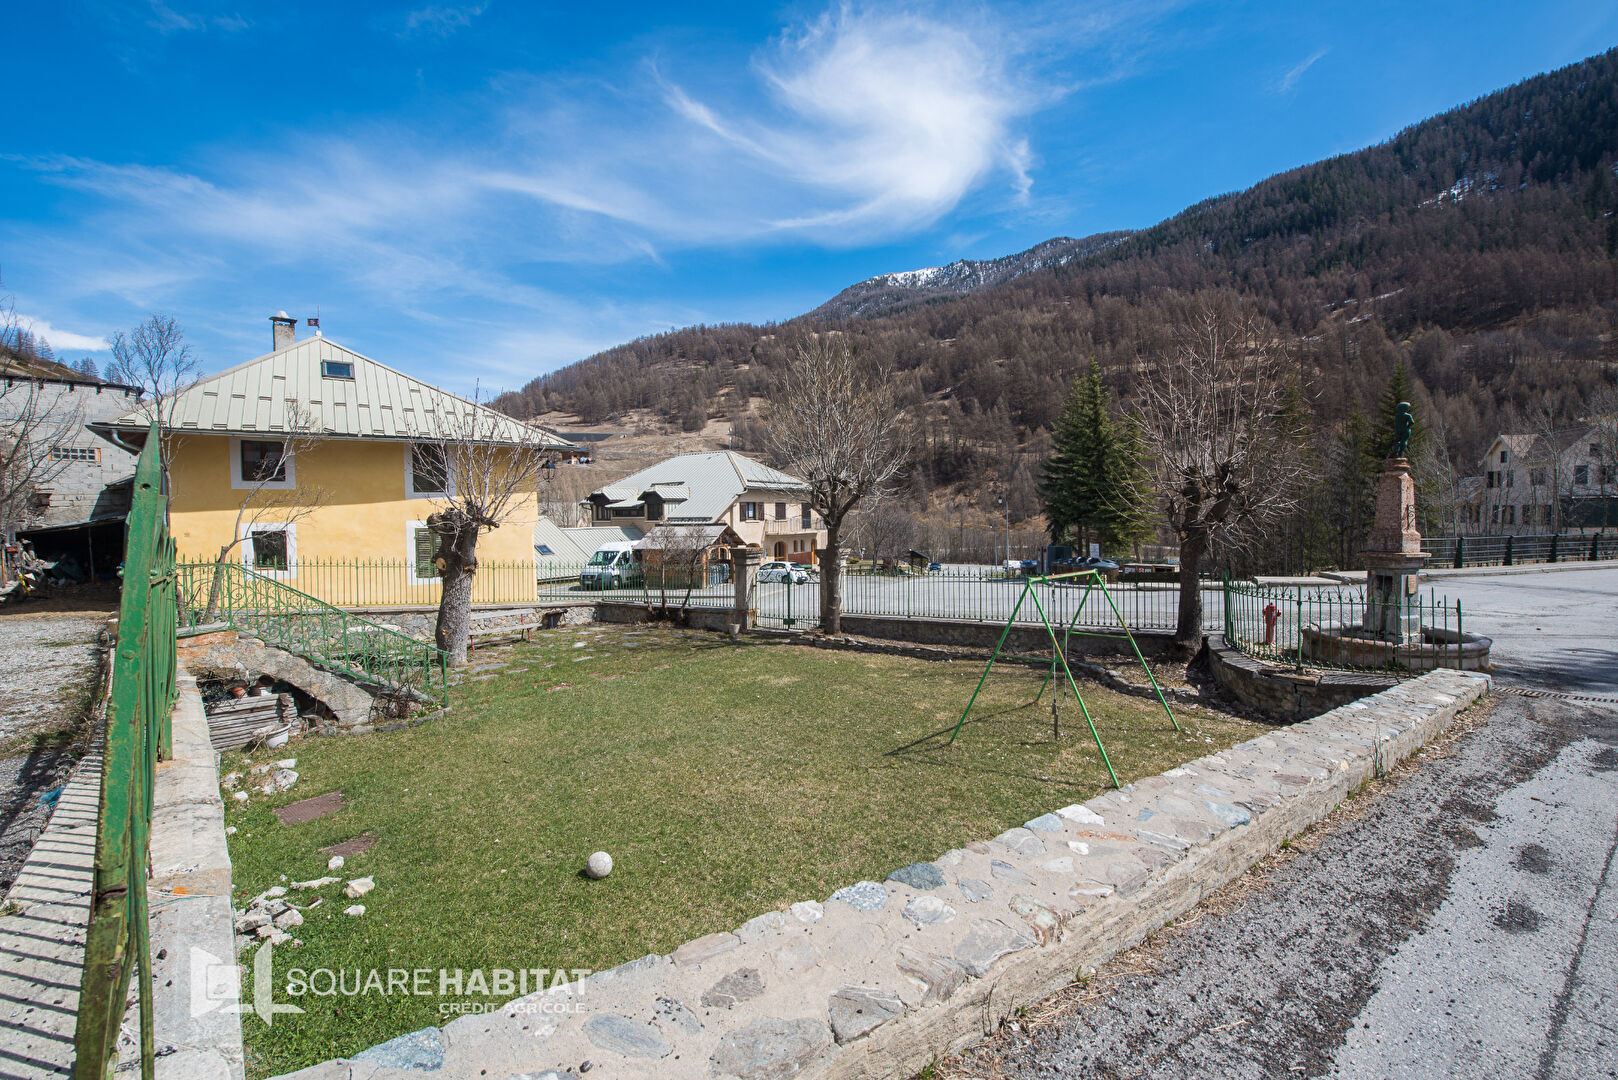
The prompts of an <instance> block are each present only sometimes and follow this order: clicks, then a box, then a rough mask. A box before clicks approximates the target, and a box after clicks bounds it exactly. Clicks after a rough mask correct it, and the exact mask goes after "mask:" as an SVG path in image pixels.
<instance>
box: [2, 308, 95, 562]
mask: <svg viewBox="0 0 1618 1080" xmlns="http://www.w3.org/2000/svg"><path fill="white" fill-rule="evenodd" d="M3 287H4V286H3V284H0V288H3ZM19 331H20V327H19V326H18V322H17V310H16V307H15V305H14V303H13V301H12V298H11V295H10V294H9V293H7V294H4V295H0V360H8V359H10V358H11V357H12V356H15V357H16V358H17V359H18V360H21V361H26V360H28V359H29V356H28V355H27V354H26V352H25V351H22V346H23V339H24V336H25V335H23V334H22V333H20V332H19ZM13 350H18V351H16V352H14V351H13ZM83 425H84V409H83V407H82V406H81V405H80V404H79V402H78V399H76V398H74V397H72V396H70V395H67V394H64V393H62V392H61V389H60V387H57V388H54V389H53V388H52V387H51V386H50V385H49V384H48V383H45V382H42V381H40V380H38V379H33V378H28V377H26V372H25V371H24V370H21V369H19V371H18V372H17V373H16V374H15V375H14V374H13V373H12V372H11V371H10V370H9V369H8V370H7V372H6V373H5V377H4V381H3V383H0V537H5V538H9V537H10V536H11V535H12V534H13V533H14V532H15V531H16V530H17V529H19V528H22V527H24V526H26V525H27V524H29V521H30V519H31V518H32V517H33V515H34V513H35V507H36V500H37V499H38V498H39V496H40V494H41V489H43V488H45V487H47V486H48V485H49V484H50V483H51V481H53V480H55V479H56V478H57V477H58V476H60V475H61V474H62V471H63V470H64V469H66V468H67V467H68V466H69V464H71V462H70V461H69V460H67V459H66V458H65V457H62V456H60V455H58V454H57V452H56V450H57V447H59V446H62V445H64V444H66V443H67V442H69V441H70V440H71V439H73V438H74V437H75V436H77V435H78V434H79V431H80V429H81V428H82V427H83Z"/></svg>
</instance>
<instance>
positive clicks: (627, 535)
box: [562, 525, 641, 559]
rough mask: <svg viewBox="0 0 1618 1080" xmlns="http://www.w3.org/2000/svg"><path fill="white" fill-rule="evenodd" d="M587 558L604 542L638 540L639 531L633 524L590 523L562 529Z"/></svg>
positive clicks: (598, 549)
mask: <svg viewBox="0 0 1618 1080" xmlns="http://www.w3.org/2000/svg"><path fill="white" fill-rule="evenodd" d="M562 531H563V532H564V533H566V534H567V535H568V537H569V538H571V539H572V541H573V542H574V543H575V544H577V545H578V546H579V550H580V551H582V552H584V557H585V558H586V559H588V558H589V557H590V556H591V555H594V554H595V553H596V552H598V551H600V550H601V548H602V547H603V545H606V544H622V543H624V542H626V541H635V540H639V539H640V537H641V532H640V530H639V529H637V528H635V526H633V525H590V526H585V527H582V528H578V529H563V530H562Z"/></svg>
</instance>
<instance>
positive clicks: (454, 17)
mask: <svg viewBox="0 0 1618 1080" xmlns="http://www.w3.org/2000/svg"><path fill="white" fill-rule="evenodd" d="M487 8H488V5H487V4H477V5H466V6H461V7H450V6H444V7H439V6H437V5H429V6H427V7H424V8H417V9H416V10H415V11H412V12H410V13H409V14H408V15H406V16H405V33H407V34H436V35H437V36H439V37H449V36H450V35H451V34H453V33H455V31H457V30H464V29H466V28H467V27H468V26H471V25H472V20H473V19H475V18H477V17H478V16H479V15H482V14H483V12H484V11H485V10H486V9H487Z"/></svg>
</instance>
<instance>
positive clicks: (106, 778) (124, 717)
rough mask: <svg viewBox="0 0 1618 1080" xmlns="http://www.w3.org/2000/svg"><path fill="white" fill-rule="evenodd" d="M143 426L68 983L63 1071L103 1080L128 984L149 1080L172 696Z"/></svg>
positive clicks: (171, 615)
mask: <svg viewBox="0 0 1618 1080" xmlns="http://www.w3.org/2000/svg"><path fill="white" fill-rule="evenodd" d="M159 442H160V440H159V438H158V433H157V427H156V425H153V427H152V430H151V433H150V435H149V436H148V438H147V440H146V449H145V450H144V451H143V452H142V453H141V456H140V460H139V462H138V463H137V465H136V467H135V480H134V492H133V498H132V501H131V505H130V511H129V517H128V520H127V526H126V527H127V534H126V540H125V544H124V582H123V596H122V599H121V600H120V602H119V609H118V634H117V643H116V644H115V646H114V651H113V658H112V686H111V693H110V695H109V704H108V708H107V722H106V731H105V736H104V738H105V744H104V750H103V768H102V773H101V796H100V813H99V818H98V820H97V823H96V854H95V872H94V873H95V878H94V885H93V887H92V890H93V891H92V893H91V900H90V922H89V926H88V928H87V930H86V933H85V940H84V970H83V973H82V974H81V976H80V980H79V1015H78V1020H77V1022H76V1027H75V1030H74V1055H75V1060H74V1066H73V1075H74V1076H75V1077H76V1078H78V1080H92V1078H94V1080H103V1078H105V1077H107V1076H110V1075H111V1074H112V1070H113V1068H114V1067H115V1066H116V1064H117V1044H118V1029H119V1025H120V1024H121V1023H122V1021H123V1018H124V1011H125V1008H126V1001H127V998H126V995H127V993H128V989H129V985H130V978H131V976H134V977H135V993H136V996H137V998H138V1000H139V1003H140V1067H141V1075H142V1076H143V1077H145V1078H148V1080H149V1078H150V1077H151V1076H152V1075H153V1068H154V1065H153V1061H154V1058H153V1048H152V1016H153V1012H152V963H151V949H150V944H149V940H148V937H147V912H146V878H147V872H148V868H149V866H148V864H149V861H150V852H149V851H148V848H147V841H148V838H149V837H150V834H151V824H152V787H153V781H154V776H155V772H156V767H157V759H158V758H159V757H167V756H169V753H170V729H169V719H170V716H171V714H172V712H173V708H174V695H175V680H174V671H175V650H174V625H175V575H174V541H173V539H172V538H171V537H170V535H169V530H168V513H167V507H168V500H167V498H166V497H165V496H164V495H163V493H162V487H161V481H162V469H161V464H160V462H159V460H158V445H159Z"/></svg>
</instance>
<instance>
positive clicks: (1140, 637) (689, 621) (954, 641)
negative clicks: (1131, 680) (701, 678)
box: [596, 602, 1174, 656]
mask: <svg viewBox="0 0 1618 1080" xmlns="http://www.w3.org/2000/svg"><path fill="white" fill-rule="evenodd" d="M656 612H657V609H656V608H655V607H652V608H648V607H647V606H646V605H645V604H626V603H616V602H603V603H601V604H599V605H597V608H596V619H597V620H598V621H600V622H604V623H632V622H652V621H655V618H656ZM672 614H674V615H675V616H677V617H676V618H675V619H672V620H671V621H676V622H679V623H680V625H684V626H689V627H691V628H692V629H696V630H718V631H724V630H726V629H728V628H729V626H730V623H731V613H730V612H729V611H727V610H725V609H722V608H689V609H687V610H685V611H684V612H674V613H672ZM1005 628H1006V624H1005V623H990V622H968V621H963V620H959V619H906V618H899V617H897V616H889V615H844V616H843V633H844V634H847V635H851V636H854V637H862V638H881V639H883V640H886V641H903V642H908V643H911V644H915V645H949V646H955V647H958V648H969V649H981V650H983V651H984V652H988V651H990V650H992V649H993V648H994V647H995V643H996V642H998V641H999V640H1000V634H1001V633H1002V632H1003V631H1004V630H1005ZM766 629H767V627H766ZM1135 643H1136V644H1137V645H1139V646H1140V651H1141V653H1142V654H1143V655H1145V656H1158V655H1160V654H1162V653H1163V652H1165V651H1167V650H1168V649H1170V648H1171V647H1172V646H1173V644H1174V635H1173V633H1171V632H1169V631H1167V630H1140V631H1136V632H1135ZM1005 649H1006V651H1008V652H1011V653H1023V654H1032V655H1035V656H1038V655H1042V654H1043V655H1045V656H1049V655H1050V651H1051V639H1050V635H1049V634H1047V633H1046V632H1045V628H1044V627H1043V626H1013V627H1012V628H1011V632H1010V633H1009V634H1007V635H1006V643H1005ZM1068 652H1069V655H1072V656H1118V655H1122V656H1129V655H1130V652H1129V642H1127V641H1126V640H1124V639H1123V638H1122V637H1118V638H1097V637H1083V636H1080V635H1078V634H1074V635H1073V636H1072V637H1071V638H1069V639H1068Z"/></svg>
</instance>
